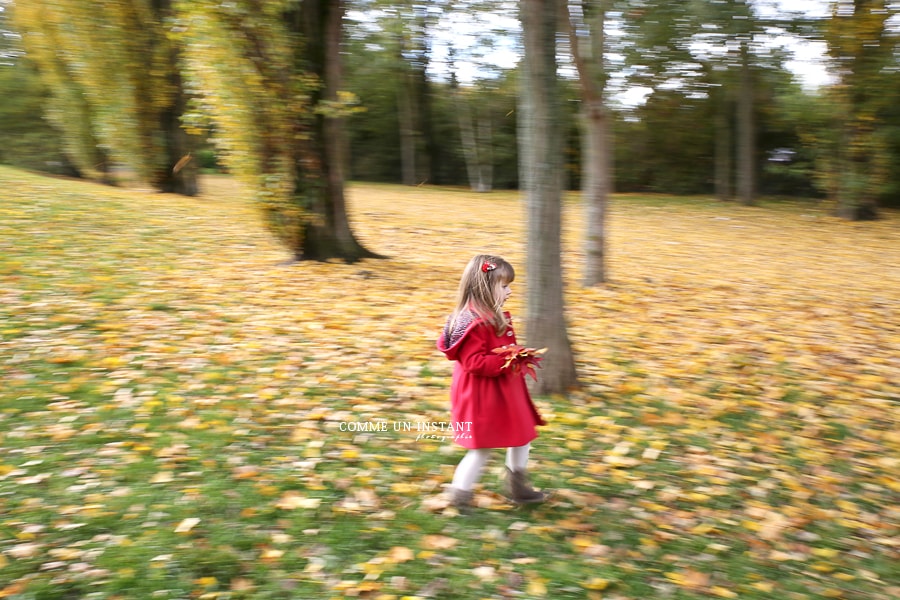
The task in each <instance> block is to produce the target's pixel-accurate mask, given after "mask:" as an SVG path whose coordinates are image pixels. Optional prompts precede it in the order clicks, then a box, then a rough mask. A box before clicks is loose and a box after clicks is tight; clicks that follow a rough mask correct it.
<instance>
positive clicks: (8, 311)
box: [0, 168, 900, 600]
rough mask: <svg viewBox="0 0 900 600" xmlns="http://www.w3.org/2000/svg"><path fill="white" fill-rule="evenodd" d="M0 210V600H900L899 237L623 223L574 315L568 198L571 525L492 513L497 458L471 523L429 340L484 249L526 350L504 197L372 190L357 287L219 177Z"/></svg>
mask: <svg viewBox="0 0 900 600" xmlns="http://www.w3.org/2000/svg"><path fill="white" fill-rule="evenodd" d="M0 190H2V191H0V278H2V279H0V282H2V283H0V369H2V381H3V385H2V389H0V598H22V599H59V598H98V599H100V598H110V599H112V598H121V599H133V598H162V599H166V598H170V599H176V598H179V599H180V598H342V597H364V598H380V599H382V600H387V599H397V600H399V599H401V598H447V599H450V598H452V599H459V598H465V599H468V598H473V599H477V598H544V597H546V598H554V599H555V598H604V599H620V600H624V599H632V600H638V599H647V598H673V599H686V598H705V597H722V598H742V599H743V598H747V599H772V598H777V599H779V600H782V599H785V600H801V599H805V598H847V599H858V600H863V599H865V600H888V599H890V598H896V597H898V596H900V573H898V566H897V565H898V564H900V563H898V558H900V531H898V525H900V431H898V427H897V424H898V410H900V386H898V381H900V269H898V265H900V215H898V214H897V213H896V212H893V213H891V212H888V213H886V218H885V219H884V220H882V221H878V222H875V223H862V224H855V223H848V222H844V221H840V220H837V219H834V218H832V217H830V216H829V213H828V212H827V210H826V209H825V207H819V206H816V205H813V204H801V203H783V204H774V203H772V204H766V205H764V206H763V207H762V208H742V207H738V206H735V205H729V204H721V203H717V202H715V201H712V200H709V199H703V198H695V199H684V198H681V199H676V198H664V197H630V196H617V197H616V199H615V202H614V206H613V209H612V214H611V218H610V223H609V224H610V231H611V241H610V248H611V253H612V258H611V263H610V268H611V273H612V283H610V284H609V285H607V286H604V287H600V288H596V289H583V288H581V287H580V286H579V285H578V276H579V273H580V271H581V267H582V257H581V254H580V252H579V245H578V240H579V236H580V234H581V231H580V225H581V215H580V211H579V208H578V205H577V202H576V200H575V198H574V197H573V198H571V199H568V200H567V202H566V215H565V217H566V223H567V229H566V247H565V256H564V263H565V276H566V280H567V312H568V317H569V321H570V335H571V339H572V342H573V345H574V348H575V350H576V353H577V361H578V369H579V372H580V375H581V379H582V382H583V387H582V389H581V390H580V391H578V392H575V393H572V394H570V395H568V396H567V397H554V398H540V399H538V403H539V405H540V407H541V409H542V411H543V412H544V414H545V416H546V417H547V419H548V421H549V425H548V426H547V427H545V428H543V429H542V431H541V436H540V437H539V438H538V439H537V440H536V441H535V443H534V446H533V451H532V457H533V464H532V473H533V479H534V481H535V483H536V484H537V485H539V486H541V487H544V488H550V489H552V490H554V492H553V496H552V499H551V501H549V502H548V503H546V504H544V505H541V506H537V507H533V508H528V509H517V508H513V507H511V506H510V505H508V504H507V503H506V502H504V501H503V500H502V498H501V496H499V494H498V493H497V492H498V490H499V472H500V468H501V464H502V462H501V459H500V457H501V454H500V452H499V451H498V453H497V457H496V459H495V460H494V462H493V463H492V464H491V466H490V467H489V472H488V473H486V475H485V477H484V479H483V486H482V487H481V488H480V490H479V493H478V495H477V500H478V503H479V504H480V508H479V509H477V510H476V511H475V512H474V513H473V514H472V515H470V516H461V515H458V514H456V513H455V512H454V511H453V510H452V509H447V508H446V507H445V504H444V503H443V502H442V500H441V496H440V492H441V490H442V489H443V486H445V485H446V484H447V483H448V481H449V479H450V477H451V476H452V472H453V468H454V466H455V464H456V462H457V461H458V460H459V458H460V457H461V456H462V451H461V450H460V449H458V448H457V447H456V446H455V445H454V444H453V443H452V442H450V441H449V440H443V439H440V437H441V435H442V434H441V433H440V432H439V431H438V432H435V431H433V430H432V428H431V427H429V428H428V429H429V431H425V430H424V425H423V424H425V423H442V422H446V421H447V420H448V415H447V393H448V385H449V375H450V370H451V366H452V364H451V363H449V362H448V361H446V360H445V359H444V358H443V356H442V355H440V354H439V353H438V352H437V351H436V350H435V348H434V340H435V338H436V336H437V333H438V330H439V329H440V327H441V326H442V324H443V319H444V316H445V315H446V313H447V312H448V311H449V310H450V309H451V307H452V302H453V295H454V292H455V288H456V282H457V278H458V275H459V272H460V270H461V269H462V267H463V265H464V264H465V262H466V261H467V260H468V258H469V257H470V255H471V254H473V253H475V252H478V251H492V252H497V253H500V254H502V255H504V256H506V257H508V258H509V259H510V260H511V261H512V262H513V263H514V264H515V265H516V266H517V268H518V271H519V278H518V279H517V281H516V283H515V286H514V297H513V299H512V300H511V301H510V305H511V306H510V308H511V310H512V311H513V314H514V315H518V316H519V319H518V322H519V328H520V329H522V326H523V325H524V323H523V321H524V318H523V317H524V305H523V296H524V290H525V282H526V280H527V275H528V274H527V273H526V272H525V269H524V258H525V241H524V227H523V225H524V211H523V210H522V207H521V205H520V203H519V201H518V199H517V197H516V195H515V194H512V193H495V194H491V195H474V194H470V193H467V192H464V191H460V190H441V189H434V188H403V187H397V186H376V185H355V186H352V187H351V189H350V200H351V205H352V206H351V208H352V214H353V218H354V221H355V227H356V228H357V230H358V232H359V235H360V237H361V238H362V239H363V240H364V241H365V243H366V244H367V245H368V246H369V247H370V248H371V249H373V250H375V251H378V252H381V253H384V254H387V255H390V257H391V259H390V260H383V261H365V262H363V263H357V264H354V265H347V264H343V263H339V262H334V263H300V264H289V263H287V262H286V259H287V258H288V257H287V255H286V254H285V253H284V252H283V251H282V250H281V249H280V248H279V247H278V246H277V245H276V244H275V243H274V242H273V240H272V239H271V238H270V237H269V236H268V235H267V234H266V233H265V232H264V231H263V230H262V228H261V225H260V221H259V219H258V217H257V214H256V212H255V210H254V209H253V207H252V206H251V205H250V203H249V202H248V201H247V199H246V198H245V197H244V196H243V195H242V194H241V193H240V190H239V189H238V188H237V187H235V186H234V185H233V184H232V183H231V182H230V181H229V180H227V179H210V180H209V181H207V182H206V190H207V191H206V194H205V195H204V196H203V197H201V198H194V199H191V198H183V197H176V196H171V195H162V194H152V193H145V192H141V191H136V190H121V189H118V190H117V189H111V188H106V187H99V186H95V185H91V184H86V183H82V182H73V181H67V180H62V179H50V178H43V177H39V176H36V175H31V174H26V173H23V172H20V171H14V170H10V169H6V168H0ZM524 337H525V338H526V340H527V332H525V336H524ZM528 341H529V342H532V343H537V344H539V343H540V342H539V341H538V340H528ZM372 428H383V429H386V431H347V430H348V429H372Z"/></svg>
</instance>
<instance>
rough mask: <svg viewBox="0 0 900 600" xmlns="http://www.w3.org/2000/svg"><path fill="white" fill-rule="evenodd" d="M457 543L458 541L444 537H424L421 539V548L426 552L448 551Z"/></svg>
mask: <svg viewBox="0 0 900 600" xmlns="http://www.w3.org/2000/svg"><path fill="white" fill-rule="evenodd" d="M458 543H459V540H457V539H456V538H452V537H448V536H446V535H426V536H425V537H423V538H422V547H423V548H426V549H428V550H448V549H450V548H452V547H453V546H455V545H456V544H458Z"/></svg>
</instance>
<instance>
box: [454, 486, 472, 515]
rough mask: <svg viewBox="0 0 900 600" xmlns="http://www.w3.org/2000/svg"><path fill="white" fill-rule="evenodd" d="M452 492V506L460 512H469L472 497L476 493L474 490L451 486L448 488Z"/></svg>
mask: <svg viewBox="0 0 900 600" xmlns="http://www.w3.org/2000/svg"><path fill="white" fill-rule="evenodd" d="M447 491H448V492H449V494H450V506H452V507H454V508H455V509H457V510H458V511H459V512H468V511H469V510H471V508H472V499H473V498H474V496H475V494H474V493H473V492H472V490H461V489H458V488H454V487H452V488H450V489H449V490H447Z"/></svg>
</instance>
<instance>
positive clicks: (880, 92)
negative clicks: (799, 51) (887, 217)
mask: <svg viewBox="0 0 900 600" xmlns="http://www.w3.org/2000/svg"><path fill="white" fill-rule="evenodd" d="M833 6H834V12H833V14H832V18H831V19H830V20H829V21H828V22H827V25H826V27H825V40H826V42H827V44H828V55H829V57H830V58H831V60H832V63H833V65H834V67H835V69H836V71H837V75H838V77H839V79H840V83H839V85H837V86H835V87H833V88H830V89H829V94H830V98H831V100H832V102H834V103H835V105H836V106H838V107H840V110H839V113H838V123H837V131H838V132H839V135H840V140H839V143H838V145H837V147H836V148H834V151H835V160H834V161H832V166H833V167H832V168H835V169H836V171H834V175H835V176H831V177H828V180H829V181H831V182H832V183H833V184H834V185H835V187H834V188H833V189H832V190H831V195H832V197H835V198H836V199H837V202H838V214H839V215H841V216H843V217H845V218H848V219H852V220H861V219H874V218H876V217H877V216H878V208H877V199H878V196H879V194H880V193H881V192H882V189H883V187H884V185H885V184H886V182H887V180H888V177H887V170H888V164H889V162H890V159H889V157H888V139H887V136H886V133H887V131H888V130H887V129H886V128H883V127H882V126H881V124H880V122H879V121H880V118H881V115H882V114H883V113H884V111H885V110H886V109H887V108H889V107H891V105H892V104H893V103H894V102H896V97H895V96H893V95H892V94H891V93H890V92H891V91H893V90H894V89H895V86H894V83H893V82H894V81H895V80H896V77H897V74H896V71H895V65H893V64H892V60H893V59H894V52H895V50H896V48H897V37H898V36H897V34H896V33H895V32H894V33H892V32H891V31H890V29H889V22H890V19H891V17H892V16H895V15H897V14H900V8H898V6H897V5H896V3H892V2H889V1H888V0H836V1H835V2H834V5H833ZM838 174H839V176H836V175H838Z"/></svg>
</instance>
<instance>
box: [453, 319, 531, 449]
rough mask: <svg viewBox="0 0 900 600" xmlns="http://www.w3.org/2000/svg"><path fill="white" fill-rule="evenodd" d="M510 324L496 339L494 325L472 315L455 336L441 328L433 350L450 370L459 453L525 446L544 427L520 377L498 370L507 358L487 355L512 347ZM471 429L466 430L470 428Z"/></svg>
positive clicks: (459, 322) (458, 325) (459, 323)
mask: <svg viewBox="0 0 900 600" xmlns="http://www.w3.org/2000/svg"><path fill="white" fill-rule="evenodd" d="M505 315H506V318H507V320H508V321H509V322H510V325H509V327H507V330H506V332H505V333H504V334H503V335H502V336H498V335H497V332H496V331H495V330H494V327H493V325H490V324H488V323H485V322H484V321H483V320H481V319H479V318H478V317H476V316H475V315H474V314H471V313H466V314H464V315H461V316H460V318H459V319H457V323H456V326H455V327H454V331H452V332H451V331H447V329H446V328H445V329H444V333H443V335H441V337H440V338H439V339H438V342H437V347H438V349H439V350H440V351H441V352H443V353H444V354H445V355H446V356H447V358H448V359H449V360H453V361H456V364H455V365H454V366H453V381H452V383H451V385H450V415H451V419H452V422H453V426H454V428H456V431H455V438H456V442H457V443H458V444H459V445H461V446H463V447H464V448H509V447H513V446H524V445H525V444H527V443H528V442H530V441H531V440H533V439H534V438H536V437H537V431H535V426H536V425H544V424H545V423H544V420H543V419H542V418H541V416H540V414H538V411H537V409H536V408H535V406H534V403H533V402H532V401H531V395H530V394H529V393H528V388H527V387H526V386H525V375H524V374H523V373H516V372H513V371H512V370H510V369H508V368H507V369H501V367H502V366H503V363H504V362H506V359H505V358H504V357H503V356H501V355H499V354H494V353H493V352H492V350H494V348H499V347H500V346H507V345H509V344H515V343H516V335H515V332H514V331H513V329H512V320H511V319H510V316H509V313H505ZM469 424H471V425H469Z"/></svg>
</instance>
